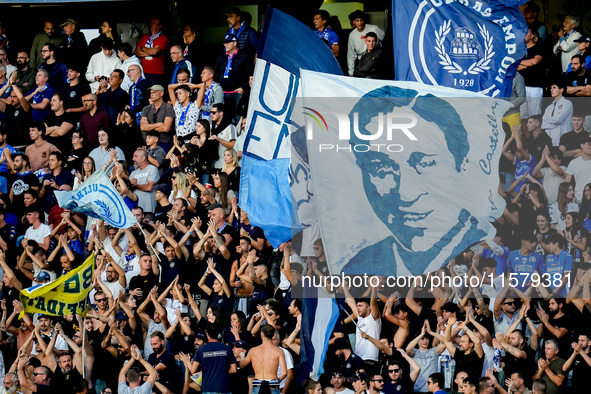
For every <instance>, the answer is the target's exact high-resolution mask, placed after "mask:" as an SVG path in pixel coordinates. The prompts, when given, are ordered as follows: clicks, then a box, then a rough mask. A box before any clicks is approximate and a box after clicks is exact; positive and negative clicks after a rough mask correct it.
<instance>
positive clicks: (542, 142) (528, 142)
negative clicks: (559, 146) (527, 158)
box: [523, 131, 552, 163]
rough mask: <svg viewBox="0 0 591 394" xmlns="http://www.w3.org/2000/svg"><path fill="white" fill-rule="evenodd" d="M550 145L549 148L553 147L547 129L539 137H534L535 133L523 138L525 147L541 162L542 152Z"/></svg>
mask: <svg viewBox="0 0 591 394" xmlns="http://www.w3.org/2000/svg"><path fill="white" fill-rule="evenodd" d="M546 145H548V148H551V147H552V138H550V136H549V135H548V134H546V132H545V131H542V132H541V133H540V134H539V135H538V136H537V137H535V138H534V136H533V134H531V135H530V136H529V137H527V138H526V139H524V140H523V147H524V148H525V149H527V151H528V153H529V154H530V155H532V156H533V157H535V158H536V161H537V162H538V163H539V162H540V159H541V158H542V152H543V151H544V148H545V147H546Z"/></svg>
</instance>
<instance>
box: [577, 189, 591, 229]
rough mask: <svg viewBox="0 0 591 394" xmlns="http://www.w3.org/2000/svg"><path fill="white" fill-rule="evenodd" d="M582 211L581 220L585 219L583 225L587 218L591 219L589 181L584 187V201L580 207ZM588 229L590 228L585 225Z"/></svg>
mask: <svg viewBox="0 0 591 394" xmlns="http://www.w3.org/2000/svg"><path fill="white" fill-rule="evenodd" d="M579 212H580V213H581V220H582V221H583V225H584V224H585V220H590V219H591V183H587V184H586V185H585V187H584V188H583V201H581V209H579ZM584 227H585V228H586V229H587V230H588V229H589V228H588V227H587V226H584Z"/></svg>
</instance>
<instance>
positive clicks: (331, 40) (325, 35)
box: [314, 27, 339, 47]
mask: <svg viewBox="0 0 591 394" xmlns="http://www.w3.org/2000/svg"><path fill="white" fill-rule="evenodd" d="M314 33H316V34H318V37H320V38H322V39H324V40H326V41H328V46H329V47H331V46H333V45H335V44H336V45H338V44H339V36H338V35H337V33H335V32H334V31H333V30H331V29H329V28H328V27H327V28H326V29H324V30H322V31H320V30H314Z"/></svg>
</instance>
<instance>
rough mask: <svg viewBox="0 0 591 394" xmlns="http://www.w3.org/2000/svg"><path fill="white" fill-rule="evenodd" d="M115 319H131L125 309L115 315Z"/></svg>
mask: <svg viewBox="0 0 591 394" xmlns="http://www.w3.org/2000/svg"><path fill="white" fill-rule="evenodd" d="M115 320H129V316H127V313H125V312H124V311H119V312H117V315H116V316H115Z"/></svg>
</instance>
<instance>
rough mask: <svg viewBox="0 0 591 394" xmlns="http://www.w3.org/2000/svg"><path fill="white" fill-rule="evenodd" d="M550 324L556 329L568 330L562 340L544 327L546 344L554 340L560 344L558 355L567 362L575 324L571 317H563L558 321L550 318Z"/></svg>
mask: <svg viewBox="0 0 591 394" xmlns="http://www.w3.org/2000/svg"><path fill="white" fill-rule="evenodd" d="M549 324H550V325H552V326H553V327H556V328H563V327H564V328H566V334H564V335H563V336H562V337H561V338H556V336H555V335H554V334H552V333H551V332H550V330H548V329H547V328H546V327H544V343H545V342H546V341H548V340H550V339H554V340H555V341H556V342H558V349H559V350H558V355H559V356H560V357H562V358H564V359H565V360H566V359H567V358H568V357H569V350H570V344H571V331H572V328H573V322H572V319H571V317H570V316H569V315H564V316H561V317H559V318H557V319H555V318H553V317H550V320H549Z"/></svg>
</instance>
